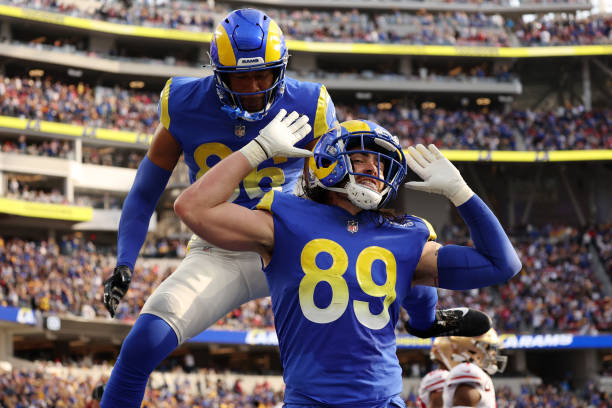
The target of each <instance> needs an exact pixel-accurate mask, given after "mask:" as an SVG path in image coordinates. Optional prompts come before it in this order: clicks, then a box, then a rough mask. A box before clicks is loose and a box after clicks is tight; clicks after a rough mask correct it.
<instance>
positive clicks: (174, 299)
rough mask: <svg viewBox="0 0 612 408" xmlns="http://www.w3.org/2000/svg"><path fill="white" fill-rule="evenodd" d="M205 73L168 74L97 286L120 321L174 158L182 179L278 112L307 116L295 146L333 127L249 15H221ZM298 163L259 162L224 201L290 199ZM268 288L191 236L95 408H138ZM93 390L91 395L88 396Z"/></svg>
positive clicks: (255, 274)
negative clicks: (152, 382)
mask: <svg viewBox="0 0 612 408" xmlns="http://www.w3.org/2000/svg"><path fill="white" fill-rule="evenodd" d="M210 57H211V63H212V68H213V72H214V75H212V76H209V77H204V78H182V77H174V78H171V79H169V80H168V81H167V83H166V86H165V87H164V89H163V91H162V93H161V99H160V103H159V118H160V125H159V127H158V129H157V130H156V133H155V135H154V137H153V141H152V144H151V146H150V148H149V151H148V152H147V155H146V157H145V158H144V159H143V161H142V163H141V164H140V166H139V168H138V172H137V174H136V178H135V180H134V184H133V186H132V188H131V190H130V192H129V194H128V196H127V198H126V200H125V203H124V205H123V210H122V214H121V220H120V224H119V232H118V242H117V247H118V254H117V267H116V268H115V270H114V273H113V275H112V276H111V277H110V278H109V279H108V280H106V282H105V284H104V304H105V305H106V307H107V309H108V311H109V313H110V315H111V316H114V315H115V314H116V313H118V314H119V315H120V314H121V306H120V301H121V298H122V297H123V296H125V294H126V292H127V291H128V288H129V285H130V281H131V279H132V273H133V270H134V264H135V262H136V258H137V256H138V252H139V251H140V248H141V247H142V244H143V242H144V239H145V236H146V232H147V229H148V224H149V220H150V218H151V215H152V214H153V211H154V209H155V207H156V205H157V202H158V200H159V198H160V196H161V194H162V192H163V191H164V189H165V187H166V184H167V182H168V179H169V177H170V174H171V172H172V170H173V169H174V167H175V166H176V163H177V161H178V160H179V157H180V156H181V154H182V155H183V157H184V160H185V162H186V164H187V166H188V168H189V176H190V180H191V182H194V181H195V180H197V179H198V178H199V177H201V176H202V175H203V174H205V173H206V172H208V171H209V170H210V169H211V167H213V166H214V165H215V164H216V163H217V162H218V161H219V160H221V159H223V158H225V157H227V156H229V155H230V154H231V153H232V152H234V151H236V150H239V149H240V148H242V147H243V146H245V145H246V144H248V143H249V142H250V141H252V140H253V139H254V138H255V136H257V135H258V134H259V133H260V132H261V131H262V129H264V128H266V127H267V126H268V125H269V124H270V122H271V120H272V119H273V118H274V117H275V116H276V115H277V113H278V112H279V110H280V109H288V110H290V111H297V112H300V113H301V114H304V115H307V117H308V118H311V119H312V120H310V122H309V126H310V127H311V128H312V131H309V132H308V134H306V135H305V137H304V138H303V139H302V140H301V141H300V146H301V147H305V146H307V145H308V144H309V143H311V142H313V141H314V140H316V139H317V138H319V137H320V136H321V135H322V134H324V133H325V132H327V131H328V129H329V128H332V127H333V126H335V125H336V117H335V109H334V104H333V103H332V101H331V99H330V96H329V94H328V93H327V91H326V89H325V87H324V86H323V85H321V84H318V83H307V82H300V81H297V80H295V79H292V78H289V77H287V76H285V70H286V67H287V59H288V51H287V47H286V44H285V40H284V37H283V33H282V32H281V30H280V28H279V27H278V25H277V24H276V22H274V21H273V20H272V19H270V17H268V16H267V15H265V14H264V13H262V12H260V11H258V10H253V9H242V10H237V11H234V12H232V13H230V14H229V15H228V16H227V17H225V18H224V19H223V20H222V22H221V23H220V24H219V25H218V26H217V28H216V30H215V32H214V35H213V38H212V43H211V47H210ZM303 169H304V160H303V159H302V158H296V157H275V158H274V159H272V158H271V159H269V160H265V161H263V162H262V163H260V164H259V165H258V166H257V167H255V168H253V169H252V170H251V171H250V173H249V174H248V175H247V176H246V177H244V178H243V180H241V183H240V184H239V185H236V188H235V189H234V191H233V193H232V194H231V197H229V198H228V199H229V200H230V201H232V202H233V203H236V204H238V205H241V206H244V207H245V208H247V207H251V206H253V205H254V204H255V203H257V202H258V201H259V199H260V198H261V197H262V196H263V195H264V193H265V192H266V191H268V190H271V189H274V190H280V191H284V192H292V191H293V189H294V186H295V184H296V181H297V179H298V177H299V176H300V175H301V174H302V172H303ZM268 294H269V289H268V286H267V284H266V280H265V276H264V274H263V272H262V270H261V260H260V258H259V255H258V254H257V253H254V252H234V251H226V250H224V249H221V248H217V247H215V246H214V244H211V243H209V242H205V241H203V240H202V239H200V238H198V237H196V236H194V237H193V238H192V239H191V241H190V244H189V251H188V254H187V256H186V257H185V259H184V260H183V261H182V262H181V264H180V265H179V267H178V268H177V270H176V271H175V272H174V273H173V274H172V275H171V276H170V277H168V278H167V279H166V280H165V281H164V282H163V283H162V284H161V285H160V286H159V287H158V288H157V289H156V290H155V291H154V293H153V294H152V295H151V296H150V297H149V298H148V299H147V301H146V303H145V305H144V306H143V309H142V311H141V314H140V316H139V318H138V319H137V321H136V323H135V325H134V327H133V328H132V330H131V332H130V334H129V335H128V336H127V338H126V339H125V341H124V343H123V346H122V348H121V352H120V355H119V358H118V360H117V363H116V364H115V367H114V368H113V372H112V375H111V377H110V380H109V382H108V384H107V385H106V387H105V390H104V393H103V396H102V404H101V405H102V407H105V408H107V407H122V408H123V407H140V405H141V402H142V398H143V395H144V390H145V386H146V383H147V380H148V377H149V375H150V373H151V372H152V370H153V369H154V368H155V367H156V366H157V365H158V364H159V363H160V362H161V361H162V360H163V359H164V358H165V357H166V356H167V355H168V354H170V353H171V352H172V351H173V350H174V349H175V348H176V347H177V346H178V345H179V344H182V343H183V342H185V341H186V340H187V339H189V338H191V337H193V336H195V335H197V334H199V333H200V332H202V331H203V330H205V329H206V328H208V327H210V326H211V325H212V324H213V323H215V322H216V321H218V320H219V319H220V318H222V317H223V316H225V315H226V314H227V313H229V312H230V311H231V310H233V309H235V308H237V307H239V306H240V305H241V304H243V303H245V302H247V301H249V300H251V299H256V298H259V297H263V296H267V295H268ZM99 393H100V390H98V395H99Z"/></svg>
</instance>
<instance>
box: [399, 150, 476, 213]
mask: <svg viewBox="0 0 612 408" xmlns="http://www.w3.org/2000/svg"><path fill="white" fill-rule="evenodd" d="M407 150H408V153H409V154H407V155H406V160H407V161H408V166H409V167H410V168H411V169H412V171H414V172H415V173H416V174H418V175H419V176H420V177H421V178H422V179H423V181H410V182H408V183H406V184H404V186H405V187H407V188H410V189H413V190H420V191H425V192H428V193H434V194H441V195H443V196H446V197H447V198H448V199H449V200H451V201H452V203H453V204H455V206H460V205H461V204H463V203H465V202H466V201H467V200H469V199H470V198H471V197H472V196H473V195H474V192H473V191H472V190H471V189H470V187H468V185H467V184H466V182H465V180H463V177H461V173H459V170H457V168H456V167H455V166H454V165H453V163H451V162H450V161H449V160H448V159H447V158H446V157H444V155H442V153H440V151H439V150H438V148H437V147H436V146H434V145H432V144H430V145H429V146H428V147H427V148H426V147H425V146H423V145H422V144H418V145H417V146H416V149H415V148H414V147H412V146H410V147H409V148H408V149H407Z"/></svg>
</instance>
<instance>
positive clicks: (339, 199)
mask: <svg viewBox="0 0 612 408" xmlns="http://www.w3.org/2000/svg"><path fill="white" fill-rule="evenodd" d="M328 197H329V203H328V204H331V205H336V206H338V207H340V208H342V209H344V210H346V211H348V212H349V213H351V214H352V215H357V214H358V213H359V212H361V211H362V209H361V208H359V207H357V206H356V205H355V204H353V203H351V202H350V200H349V199H348V197H347V196H346V194H344V193H337V192H335V191H330V194H329V196H328Z"/></svg>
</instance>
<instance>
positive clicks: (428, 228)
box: [408, 215, 438, 241]
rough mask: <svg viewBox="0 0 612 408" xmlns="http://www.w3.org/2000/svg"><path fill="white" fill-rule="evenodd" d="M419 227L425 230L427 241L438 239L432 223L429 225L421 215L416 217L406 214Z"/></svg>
mask: <svg viewBox="0 0 612 408" xmlns="http://www.w3.org/2000/svg"><path fill="white" fill-rule="evenodd" d="M408 217H409V218H410V219H411V220H412V221H413V222H414V223H415V224H416V225H417V226H418V227H419V228H420V229H423V230H425V231H426V233H427V235H428V237H427V241H435V240H436V239H438V235H437V234H436V231H435V230H434V227H433V225H431V224H430V223H429V221H427V220H426V219H425V218H421V217H417V216H416V215H409V216H408Z"/></svg>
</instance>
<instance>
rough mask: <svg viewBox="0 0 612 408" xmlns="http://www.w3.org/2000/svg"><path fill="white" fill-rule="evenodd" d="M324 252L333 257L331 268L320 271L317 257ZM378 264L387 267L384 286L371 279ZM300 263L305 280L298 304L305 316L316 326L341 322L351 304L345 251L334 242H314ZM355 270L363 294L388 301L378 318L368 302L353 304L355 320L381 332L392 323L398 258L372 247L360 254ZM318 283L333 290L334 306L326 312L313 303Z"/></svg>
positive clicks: (382, 249)
mask: <svg viewBox="0 0 612 408" xmlns="http://www.w3.org/2000/svg"><path fill="white" fill-rule="evenodd" d="M323 252H325V253H328V254H329V255H331V257H332V264H331V266H330V267H329V268H327V269H321V268H319V267H318V266H317V264H316V257H317V255H319V254H320V253H323ZM376 260H380V261H383V262H384V264H385V266H386V271H387V280H386V282H385V283H383V284H382V285H378V284H376V282H374V280H373V278H372V264H373V263H374V261H376ZM300 262H301V266H302V270H303V271H304V277H303V278H302V280H301V281H300V287H299V300H300V308H301V309H302V313H303V314H304V316H305V317H306V318H307V319H308V320H310V321H312V322H315V323H331V322H333V321H334V320H337V319H338V318H340V316H342V314H343V313H344V311H345V310H346V308H347V306H348V302H349V290H348V285H347V283H346V280H344V278H343V277H342V275H344V273H345V272H346V270H347V268H348V256H347V254H346V251H345V250H344V249H343V248H342V247H341V246H340V245H339V244H338V243H337V242H334V241H332V240H329V239H314V240H312V241H310V242H308V243H307V244H306V245H305V246H304V249H302V254H301V257H300ZM355 266H356V276H357V283H358V284H359V287H360V288H361V290H363V292H364V293H366V294H367V295H370V296H372V297H381V296H384V297H385V300H384V301H383V310H382V311H381V312H380V313H379V314H372V313H371V312H370V306H369V303H368V302H364V301H361V300H354V301H353V309H354V310H355V316H356V317H357V320H359V322H360V323H361V324H363V325H364V326H366V327H368V328H370V329H372V330H380V329H382V328H383V327H385V326H386V325H387V323H388V322H389V320H390V319H391V317H390V315H389V306H390V305H391V303H393V301H394V300H395V298H396V293H395V283H396V280H397V263H396V261H395V257H394V256H393V254H392V253H391V251H389V250H387V249H385V248H382V247H378V246H370V247H367V248H365V249H364V250H363V251H361V252H360V253H359V256H358V257H357V262H356V265H355ZM319 282H327V283H328V284H329V285H330V286H331V289H332V299H331V302H330V304H329V305H328V306H327V307H325V308H320V307H318V306H317V305H315V303H314V292H315V288H316V286H317V285H318V284H319Z"/></svg>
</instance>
